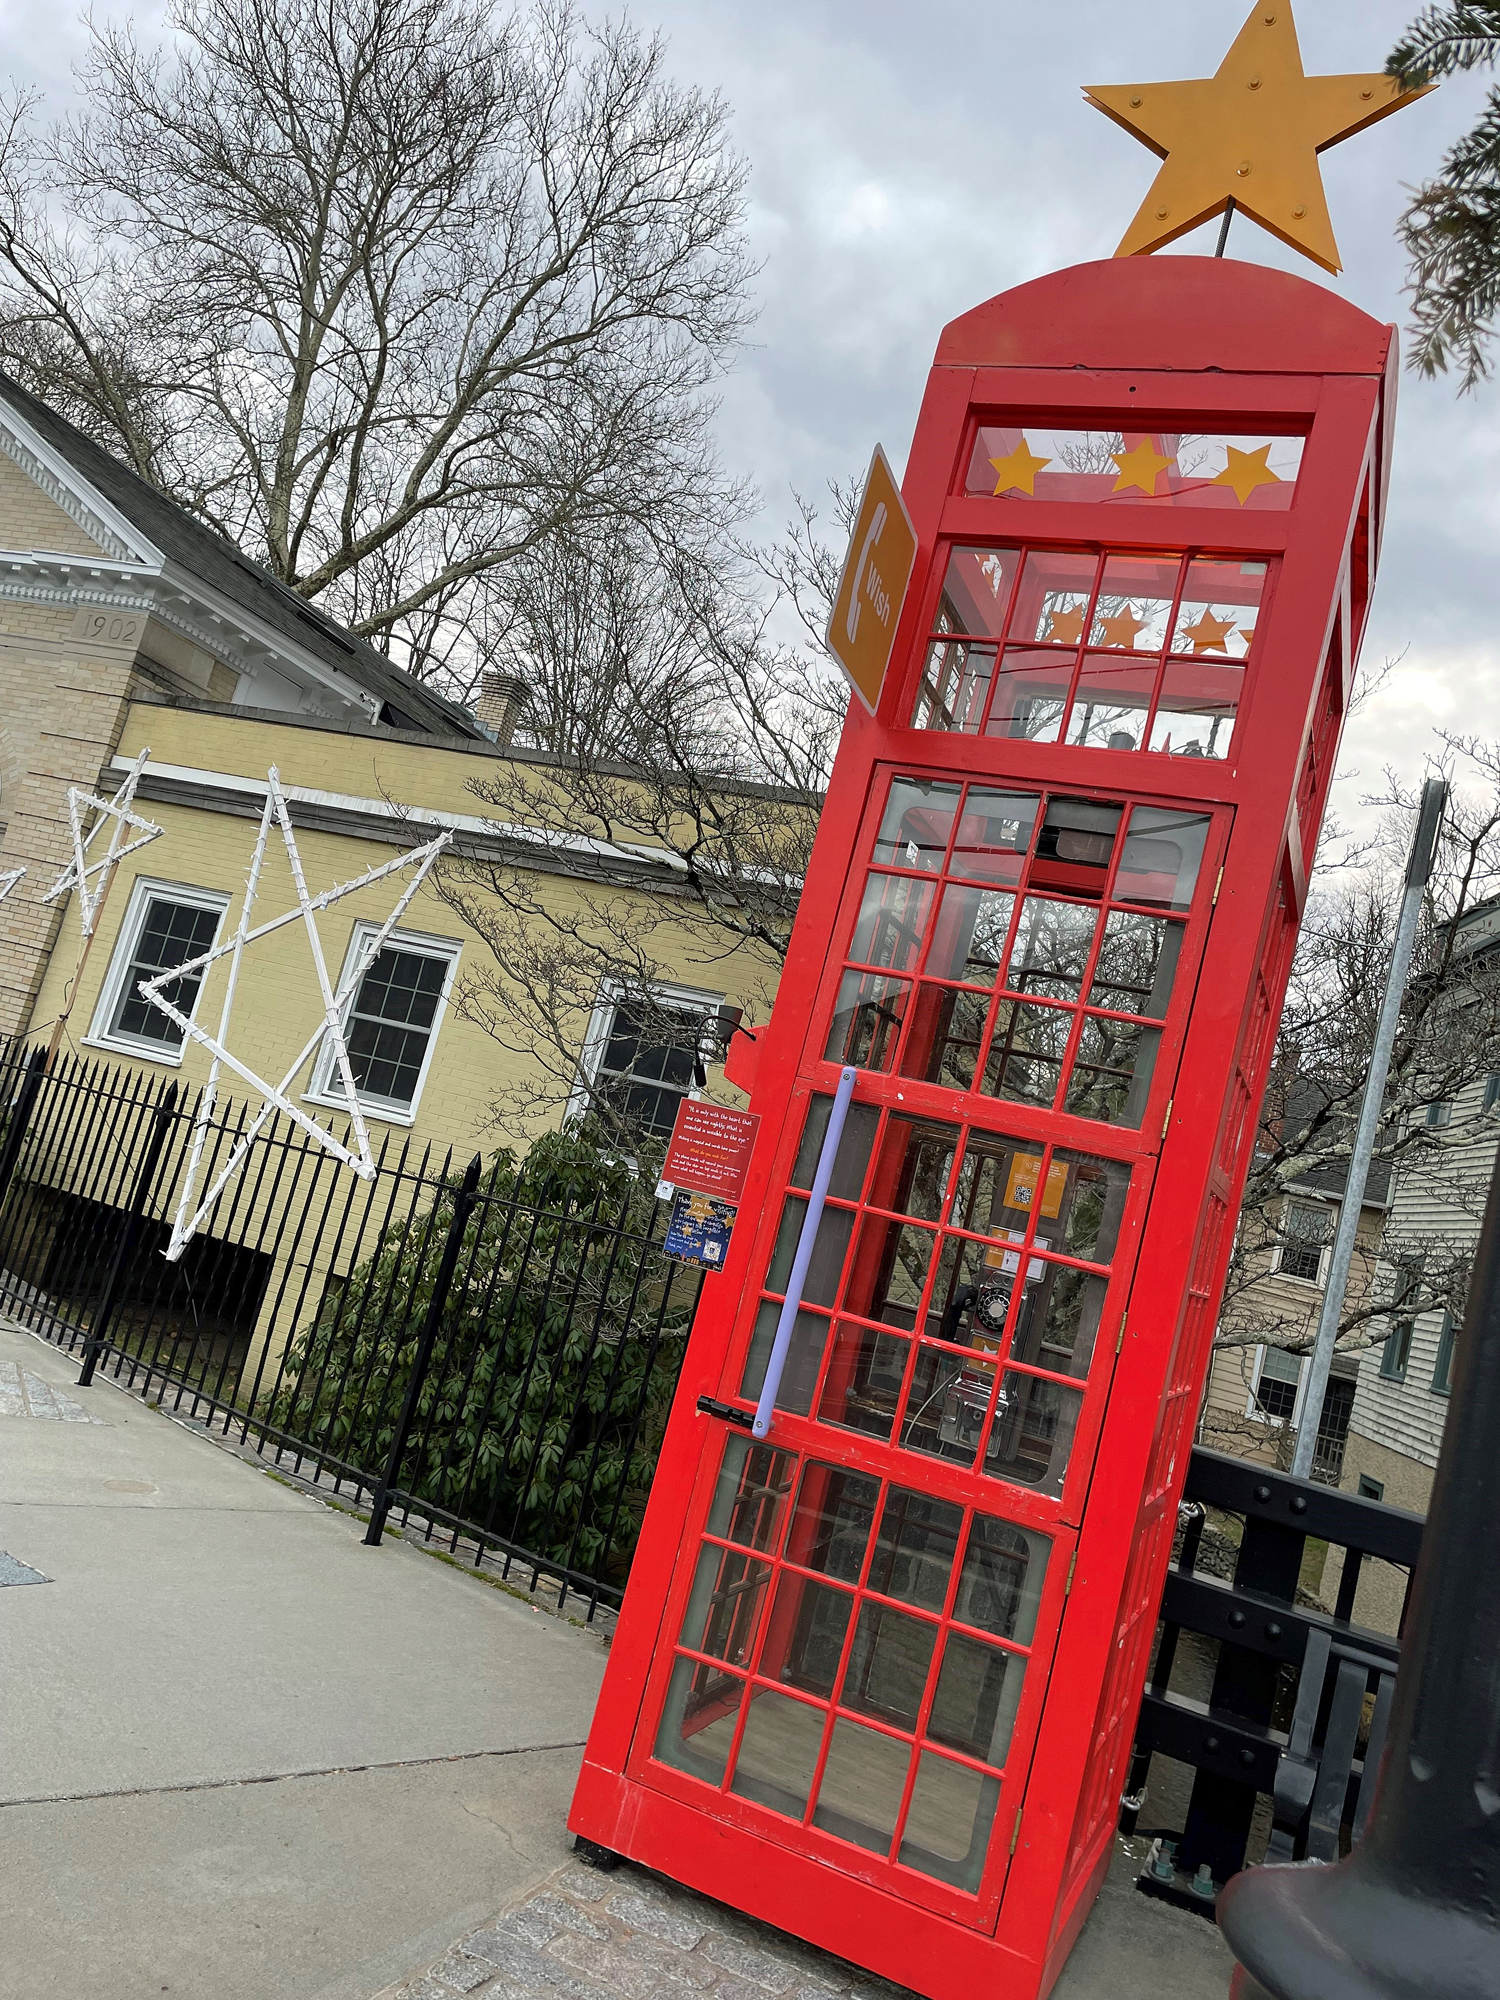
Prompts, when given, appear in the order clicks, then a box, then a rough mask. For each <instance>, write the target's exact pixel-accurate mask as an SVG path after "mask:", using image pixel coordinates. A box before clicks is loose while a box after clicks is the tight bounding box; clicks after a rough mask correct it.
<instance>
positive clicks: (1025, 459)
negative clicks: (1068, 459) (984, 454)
mask: <svg viewBox="0 0 1500 2000" xmlns="http://www.w3.org/2000/svg"><path fill="white" fill-rule="evenodd" d="M1051 463H1052V461H1051V459H1050V458H1038V457H1037V455H1036V453H1035V452H1034V451H1033V450H1032V449H1031V446H1030V445H1029V444H1028V443H1027V442H1026V439H1025V437H1024V436H1023V437H1022V439H1021V442H1020V443H1019V444H1018V445H1017V446H1016V448H1015V450H1014V451H1013V452H1010V453H1009V454H1008V455H1007V456H1006V457H1004V458H992V459H991V460H990V464H991V465H992V466H994V468H995V492H996V493H997V494H1000V493H1011V492H1019V493H1029V494H1030V495H1031V496H1032V498H1033V499H1035V498H1036V476H1037V474H1038V473H1039V472H1040V471H1041V469H1042V467H1043V466H1044V465H1050V464H1051Z"/></svg>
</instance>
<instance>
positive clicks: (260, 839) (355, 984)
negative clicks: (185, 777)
mask: <svg viewBox="0 0 1500 2000" xmlns="http://www.w3.org/2000/svg"><path fill="white" fill-rule="evenodd" d="M273 826H275V827H277V828H279V830H280V833H281V837H282V840H283V842H284V843H285V847H286V858H287V863H288V866H289V867H290V869H291V875H292V883H293V886H294V887H295V889H296V892H297V902H296V905H295V907H294V908H292V909H290V910H284V911H283V912H282V913H281V915H280V916H278V917H271V918H270V919H269V920H268V921H267V922H265V923H263V924H256V925H255V926H254V928H252V927H251V923H250V915H251V911H252V910H253V909H254V907H255V899H256V896H257V894H258V892H259V888H260V874H261V868H262V866H263V864H264V862H265V857H266V847H267V844H268V841H269V839H270V835H271V829H272V827H273ZM452 838H453V836H452V834H451V833H441V834H439V835H438V836H437V838H436V839H435V840H429V841H427V842H426V843H425V844H424V845H422V846H421V847H413V848H411V849H410V850H409V851H408V852H407V853H405V854H398V855H397V856H396V857H395V859H394V860H391V861H383V862H380V863H378V864H377V865H376V866H375V867H373V868H367V869H366V870H365V872H364V874H363V875H358V876H356V877H355V879H354V880H353V881H352V882H341V883H339V884H338V885H337V886H336V887H335V888H332V889H325V890H323V892H322V893H321V895H317V896H310V895H309V894H308V889H307V877H306V876H305V874H304V873H303V869H302V857H301V855H300V854H299V853H298V851H297V837H296V835H295V834H294V833H293V831H292V822H291V816H290V814H289V813H288V811H287V804H286V796H285V794H284V793H283V791H282V789H281V779H280V775H279V774H278V772H277V771H276V770H275V768H274V766H273V768H272V769H271V770H270V771H269V772H268V773H267V777H266V804H265V810H264V811H263V812H262V814H261V818H260V831H259V833H258V834H257V836H256V841H255V851H254V853H253V855H252V856H251V861H250V873H249V876H248V877H247V879H246V883H245V900H244V902H243V904H242V905H241V907H240V918H239V923H238V924H237V925H236V927H235V933H234V936H233V937H232V938H230V939H227V940H226V941H225V942H224V943H222V944H216V945H214V946H212V947H211V948H210V949H209V950H208V951H204V952H200V953H199V954H198V956H197V957H196V958H190V959H188V960H187V961H186V962H185V963H184V964H182V965H175V966H172V967H171V968H170V969H169V970H167V971H163V972H158V973H157V974H156V975H155V976H154V977H153V978H151V979H143V980H142V981H141V983H140V988H139V991H140V995H141V998H142V999H143V1000H146V1001H149V1002H150V1004H151V1005H152V1006H153V1007H156V1008H158V1009H160V1011H161V1012H162V1013H163V1014H165V1015H166V1017H167V1019H168V1020H169V1021H174V1022H175V1023H176V1024H177V1026H178V1028H179V1029H180V1030H181V1031H182V1034H183V1036H184V1038H185V1039H186V1040H188V1041H193V1042H197V1043H198V1044H199V1046H200V1047H202V1048H205V1049H207V1050H208V1052H209V1054H210V1055H211V1056H212V1058H213V1061H212V1063H211V1065H210V1067H209V1072H208V1081H207V1083H206V1084H205V1085H204V1086H203V1089H202V1091H201V1092H200V1093H199V1097H198V1108H197V1110H196V1112H195V1113H194V1115H193V1129H192V1134H191V1138H190V1141H189V1145H188V1162H187V1169H186V1172H185V1173H184V1175H183V1181H182V1188H181V1192H180V1194H179V1196H178V1201H177V1211H176V1214H175V1215H174V1216H173V1218H172V1233H171V1237H170V1239H169V1241H168V1244H167V1248H166V1252H165V1255H166V1257H167V1260H168V1262H170V1263H176V1261H177V1260H178V1259H179V1258H180V1257H181V1255H182V1253H183V1251H184V1250H185V1249H186V1248H187V1246H188V1244H189V1242H190V1241H191V1240H192V1237H193V1235H194V1233H195V1232H196V1230H197V1229H198V1227H199V1225H200V1224H201V1223H203V1222H204V1221H206V1220H207V1218H208V1216H209V1215H210V1214H211V1213H212V1210H213V1207H214V1204H215V1202H216V1201H217V1200H218V1198H219V1196H220V1195H221V1194H222V1193H223V1191H224V1189H225V1187H226V1186H227V1185H228V1183H229V1181H230V1180H231V1179H232V1178H233V1177H234V1175H235V1174H236V1173H238V1172H239V1170H240V1168H241V1167H242V1166H243V1165H244V1163H245V1161H246V1159H247V1158H248V1157H249V1154H250V1149H251V1147H252V1145H253V1144H254V1142H255V1140H256V1138H257V1136H258V1135H259V1134H260V1132H261V1131H262V1130H263V1129H264V1128H265V1126H266V1125H267V1124H268V1123H269V1122H270V1120H271V1119H272V1118H274V1117H275V1115H276V1113H277V1112H278V1111H279V1112H281V1113H282V1115H283V1116H284V1117H286V1118H289V1119H291V1121H292V1123H293V1124H294V1125H297V1126H300V1127H301V1129H302V1130H303V1131H304V1132H305V1133H306V1134H307V1135H308V1137H309V1138H310V1139H312V1140H313V1141H314V1143H315V1144H317V1145H319V1146H322V1147H323V1148H324V1149H325V1151H327V1152H330V1153H332V1154H333V1156H334V1158H335V1159H338V1160H341V1161H342V1162H343V1163H344V1165H345V1166H346V1167H352V1168H353V1169H354V1171H355V1173H357V1174H358V1175H359V1177H360V1178H361V1180H371V1179H373V1177H374V1173H375V1160H374V1155H373V1154H372V1153H371V1150H370V1135H369V1132H368V1130H367V1128H366V1126H365V1120H364V1113H363V1112H362V1110H361V1108H360V1102H359V1094H358V1091H357V1090H356V1088H355V1084H354V1074H353V1071H352V1069H351V1067H350V1063H349V1044H348V1037H347V1023H348V1012H349V1007H350V1004H351V1002H352V1001H353V999H354V996H355V994H356V993H357V992H358V991H359V983H360V981H361V980H362V979H363V978H364V976H365V974H366V973H367V972H368V971H369V969H370V967H371V966H372V965H373V964H374V962H375V959H376V958H377V956H378V955H379V954H380V952H381V951H382V950H383V949H384V948H385V943H386V940H387V938H389V936H390V934H391V932H392V931H393V930H394V929H395V927H396V925H397V924H398V923H399V922H400V921H401V918H402V915H403V914H404V912H405V910H406V908H407V906H408V904H409V903H410V902H411V899H412V897H413V896H415V895H416V893H417V891H418V889H419V888H420V887H421V886H422V884H423V882H424V881H425V880H426V879H427V876H428V874H429V873H430V871H431V869H432V865H433V863H434V862H435V861H436V860H437V858H438V856H439V855H440V854H441V853H442V851H443V849H444V848H445V847H446V846H447V845H448V843H449V841H450V840H451V839H452ZM403 868H409V869H411V870H412V874H411V878H410V880H409V881H408V882H407V884H406V886H405V888H404V889H403V890H402V891H401V894H400V896H399V897H398V898H397V901H396V906H395V908H394V909H393V910H392V911H391V913H390V915H389V916H388V917H386V918H385V920H384V922H383V923H382V924H381V925H380V927H379V929H378V930H376V931H375V932H373V933H372V935H371V936H369V937H367V938H366V939H365V940H364V942H363V943H362V944H361V945H360V947H359V949H358V951H357V952H355V954H354V957H353V959H352V961H351V963H350V965H349V967H348V970H347V971H346V972H345V974H344V976H343V978H342V979H341V980H340V982H339V984H338V986H337V988H335V987H334V985H333V982H332V981H331V980H330V978H329V976H328V962H327V960H326V959H325V958H324V956H323V944H322V940H321V938H320V937H319V935H318V926H317V912H318V911H319V910H326V909H330V908H331V907H332V906H333V904H335V903H337V902H339V901H341V900H342V899H343V898H344V897H345V896H350V895H353V893H354V892H355V890H357V889H368V888H369V887H370V886H371V884H372V883H375V882H379V881H382V880H383V879H384V878H385V877H386V876H387V875H394V874H396V873H397V872H398V871H399V870H401V869H403ZM295 923H301V924H302V925H303V926H304V928H305V929H306V932H307V942H308V948H309V952H310V955H311V957H312V962H313V969H314V971H315V972H316V974H317V979H318V991H319V994H320V995H321V998H322V1003H323V1008H322V1014H321V1017H320V1018H319V1020H318V1023H317V1025H316V1027H314V1029H313V1031H312V1033H311V1034H310V1035H309V1036H308V1038H307V1040H306V1041H305V1042H304V1043H303V1044H302V1047H301V1049H300V1050H299V1051H298V1053H297V1056H296V1059H295V1060H294V1061H293V1063H292V1065H291V1067H290V1068H289V1069H288V1070H287V1072H286V1074H285V1075H284V1076H283V1077H282V1078H281V1080H280V1082H279V1083H271V1082H268V1081H267V1079H266V1078H265V1077H263V1076H259V1075H257V1073H256V1072H255V1071H254V1070H253V1069H251V1068H250V1067H249V1065H248V1064H246V1063H244V1062H242V1061H241V1060H240V1058H239V1057H238V1056H236V1055H235V1054H233V1053H232V1051H231V1050H230V1048H229V1047H228V1036H229V1027H230V1018H231V1014H232V1012H233V1008H234V994H235V987H236V984H237V983H238V980H239V972H240V965H241V962H242V960H243V958H244V955H245V952H246V950H247V949H248V948H249V947H250V946H251V945H253V944H255V943H256V942H257V940H259V939H260V938H263V937H269V936H270V935H271V933H272V932H273V931H279V930H282V929H284V928H285V926H286V925H288V924H295ZM221 958H227V959H228V960H229V977H228V980H227V982H226V984H225V989H224V1002H223V1006H222V1008H221V1010H220V1014H219V1027H218V1032H217V1034H210V1033H209V1031H208V1030H207V1029H206V1028H202V1027H199V1026H198V1024H197V1023H196V1022H195V1021H193V1020H191V1019H189V1017H188V1016H187V1015H186V1014H184V1013H183V1012H182V1010H181V1009H180V1008H179V1007H178V1006H177V1005H176V1004H175V1003H174V1002H173V1001H172V1000H170V999H169V998H168V997H167V989H169V988H171V987H173V986H174V985H175V984H176V983H177V981H178V980H180V979H183V978H186V977H189V976H191V975H196V985H195V991H197V990H201V985H202V981H203V980H204V978H205V977H206V976H207V973H208V968H209V967H210V966H211V965H213V964H215V963H216V962H217V961H218V960H219V959H221ZM325 1036H326V1037H327V1039H328V1043H329V1047H330V1050H331V1053H332V1063H331V1066H330V1073H329V1079H328V1092H329V1095H330V1096H333V1095H336V1096H338V1097H339V1098H340V1100H341V1103H340V1105H339V1107H338V1108H339V1109H341V1110H342V1111H343V1112H344V1113H345V1114H346V1115H347V1117H348V1120H349V1130H348V1132H347V1133H346V1134H345V1137H346V1138H352V1140H353V1150H352V1151H351V1150H350V1148H349V1147H348V1146H347V1145H344V1144H341V1143H340V1141H339V1140H337V1139H336V1138H335V1137H334V1135H333V1133H332V1132H331V1131H330V1130H329V1129H328V1128H327V1127H326V1126H323V1125H319V1124H318V1123H317V1121H316V1120H315V1119H312V1118H309V1117H308V1115H307V1113H306V1112H305V1111H304V1110H303V1109H302V1107H301V1106H300V1105H299V1104H297V1103H296V1102H295V1101H294V1100H293V1099H292V1097H291V1096H290V1095H289V1092H290V1090H291V1087H292V1085H293V1084H294V1083H295V1082H296V1080H297V1078H298V1076H299V1075H300V1074H301V1072H302V1071H303V1070H304V1069H305V1068H306V1067H307V1065H308V1064H309V1062H311V1061H312V1060H313V1059H314V1058H315V1057H316V1055H317V1052H318V1050H319V1048H320V1047H321V1045H322V1043H323V1041H324V1038H325ZM221 1067H222V1068H224V1069H228V1070H232V1071H233V1072H234V1074H235V1075H236V1076H237V1077H238V1078H239V1079H240V1081H241V1082H242V1083H245V1084H248V1085H249V1087H250V1089H251V1090H253V1091H255V1092H256V1093H257V1094H258V1095H259V1096H260V1098H261V1099H262V1100H263V1101H262V1104H261V1108H260V1110H259V1111H258V1112H257V1113H256V1115H255V1117H254V1118H253V1119H252V1120H251V1121H250V1123H249V1125H248V1126H246V1127H245V1129H244V1131H243V1132H242V1133H241V1134H240V1135H239V1137H238V1138H237V1139H236V1140H235V1143H234V1145H233V1146H232V1147H231V1148H230V1150H229V1154H228V1156H227V1158H226V1159H225V1160H224V1163H223V1165H222V1166H221V1167H220V1168H219V1171H218V1173H217V1174H216V1175H215V1176H214V1178H213V1180H212V1181H211V1182H210V1184H209V1186H208V1187H207V1188H206V1189H205V1190H204V1191H203V1194H202V1196H201V1198H200V1197H199V1195H198V1174H199V1170H200V1168H201V1166H202V1163H203V1152H204V1145H205V1142H206V1140H207V1138H208V1132H209V1127H210V1125H211V1123H212V1120H213V1112H214V1102H215V1099H216V1097H217V1095H218V1084H219V1071H220V1069H221Z"/></svg>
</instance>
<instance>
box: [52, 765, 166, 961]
mask: <svg viewBox="0 0 1500 2000" xmlns="http://www.w3.org/2000/svg"><path fill="white" fill-rule="evenodd" d="M150 755H151V752H150V749H149V748H147V749H145V750H142V751H141V752H140V754H139V755H138V756H137V757H136V759H135V761H134V762H133V763H132V764H131V766H130V769H129V770H128V771H127V772H126V773H125V777H124V780H123V782H122V783H121V785H120V789H119V790H118V791H117V792H116V793H115V795H114V797H113V798H112V799H101V798H98V797H96V796H95V794H94V793H93V792H90V791H86V790H85V789H84V788H83V786H82V785H69V787H68V826H69V829H70V831H71V832H72V835H73V859H72V860H71V861H70V862H69V863H68V865H67V867H66V868H65V869H64V870H63V872H62V873H61V875H59V876H58V878H57V880H56V881H55V882H54V883H53V884H52V887H51V888H50V889H49V890H48V891H47V893H46V895H45V896H43V897H42V898H41V900H42V902H44V903H55V902H58V901H59V900H60V899H61V898H62V897H64V896H66V895H68V894H69V892H70V891H71V890H74V889H76V890H77V891H78V918H79V922H80V923H81V924H82V926H83V935H84V937H85V938H91V937H92V936H93V935H94V919H95V917H96V916H97V915H98V914H99V905H100V904H101V903H102V902H103V901H104V898H105V897H106V896H107V895H108V894H109V885H110V884H111V882H113V880H114V879H115V870H116V868H118V867H119V865H120V863H121V862H122V861H123V860H124V859H125V857H126V855H127V854H134V853H135V851H136V850H137V848H141V847H145V846H146V845H147V844H148V843H149V842H150V841H153V840H160V838H161V828H160V827H159V826H157V825H155V824H154V823H153V822H152V821H151V820H149V819H142V818H141V817H140V816H139V814H137V813H133V812H132V811H131V810H130V808H131V806H132V805H133V804H134V803H135V790H136V786H137V785H138V784H139V783H140V781H141V773H142V771H144V770H145V768H146V760H147V758H148V757H149V756H150ZM88 813H95V814H97V815H98V817H97V818H96V819H95V820H94V823H93V825H92V826H91V827H90V828H89V830H88V832H87V833H85V832H84V830H83V822H84V816H85V815H86V814H88ZM106 826H108V827H111V828H112V831H111V833H110V836H109V846H108V847H107V848H106V849H105V851H104V853H103V854H102V855H101V856H100V857H99V859H98V860H97V861H90V860H89V858H88V855H89V849H90V848H91V847H92V846H93V844H94V842H95V841H96V840H97V839H98V837H99V835H100V834H101V833H102V832H103V831H104V829H105V827H106ZM129 827H134V828H135V830H136V837H135V839H134V840H127V839H126V838H125V834H126V830H127V828H129Z"/></svg>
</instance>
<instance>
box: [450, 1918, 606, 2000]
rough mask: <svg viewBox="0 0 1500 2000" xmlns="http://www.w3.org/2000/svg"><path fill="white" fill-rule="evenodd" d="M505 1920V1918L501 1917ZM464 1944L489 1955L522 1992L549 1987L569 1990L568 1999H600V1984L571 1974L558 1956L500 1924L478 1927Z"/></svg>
mask: <svg viewBox="0 0 1500 2000" xmlns="http://www.w3.org/2000/svg"><path fill="white" fill-rule="evenodd" d="M501 1922H502V1923H503V1922H504V1919H503V1918H502V1919H501ZM463 1948H464V1950H465V1951H466V1952H470V1953H471V1954H472V1955H473V1956H474V1957H475V1958H483V1959H486V1960H487V1961H488V1962H489V1963H490V1964H491V1965H493V1966H494V1968H495V1970H496V1971H497V1972H499V1973H501V1974H503V1975H504V1977H505V1978H506V1979H507V1980H510V1981H512V1982H513V1983H514V1984H515V1985H516V1986H517V1987H518V1988H519V1989H520V1990H521V1991H522V1992H523V1993H525V1994H528V1995H529V1994H534V1993H538V1992H541V1991H542V1990H543V1989H547V1990H550V1991H553V1992H557V1993H562V1994H566V1995H567V1996H568V2000H597V1994H598V1988H597V1987H593V1986H586V1985H584V1983H583V1982H582V1981H581V1980H578V1979H573V1978H570V1977H569V1975H568V1973H567V1972H566V1971H565V1970H564V1968H563V1967H562V1966H561V1965H560V1964H559V1963H558V1961H557V1960H556V1959H555V1958H549V1957H547V1955H546V1954H545V1953H544V1952H540V1951H537V1950H536V1949H535V1948H534V1947H533V1946H532V1945H529V1944H527V1943H525V1942H524V1941H523V1940H522V1939H521V1938H518V1937H516V1936H514V1935H513V1934H512V1933H511V1932H509V1931H506V1930H502V1929H501V1928H500V1925H499V1924H495V1925H492V1926H491V1927H490V1929H488V1930H484V1931H475V1932H474V1933H473V1935H472V1936H471V1937H466V1938H465V1939H464V1941H463Z"/></svg>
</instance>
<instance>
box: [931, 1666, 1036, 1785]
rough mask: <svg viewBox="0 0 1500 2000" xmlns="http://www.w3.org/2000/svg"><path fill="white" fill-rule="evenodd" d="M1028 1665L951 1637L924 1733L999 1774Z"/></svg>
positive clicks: (1008, 1743)
mask: <svg viewBox="0 0 1500 2000" xmlns="http://www.w3.org/2000/svg"><path fill="white" fill-rule="evenodd" d="M1025 1676H1026V1662H1025V1661H1024V1660H1022V1659H1020V1658H1018V1657H1017V1655H1016V1654H1014V1653H1005V1652H1002V1651H1001V1649H1000V1648H999V1647H998V1646H986V1645H985V1644H983V1642H982V1641H981V1640H978V1639H970V1638H967V1637H965V1635H964V1634H963V1633H962V1632H950V1633H949V1634H948V1640H947V1644H946V1645H945V1646H944V1647H943V1665H942V1670H941V1672H940V1673H939V1674H938V1683H937V1688H936V1690H935V1691H934V1693H933V1697H932V1710H931V1713H930V1714H929V1715H928V1718H927V1734H928V1735H929V1736H930V1737H932V1738H933V1740H934V1741H935V1742H938V1743H946V1744H947V1746H948V1748H949V1749H950V1750H961V1751H962V1752H963V1753H964V1755H965V1756H966V1757H978V1758H979V1759H980V1761H981V1762H982V1763H985V1764H993V1765H995V1767H996V1768H997V1769H999V1767H1000V1766H1002V1765H1003V1764H1004V1762H1005V1753H1006V1751H1007V1750H1008V1749H1009V1748H1010V1734H1011V1730H1012V1729H1013V1728H1014V1726H1015V1720H1016V1709H1017V1706H1018V1705H1019V1703H1020V1699H1021V1683H1022V1681H1023V1680H1024V1679H1025Z"/></svg>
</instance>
